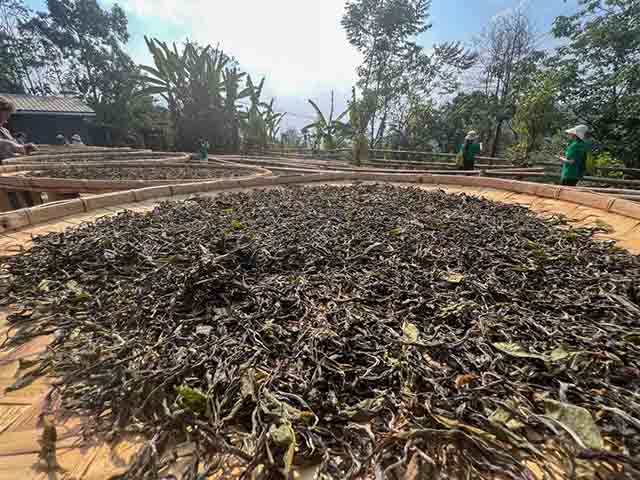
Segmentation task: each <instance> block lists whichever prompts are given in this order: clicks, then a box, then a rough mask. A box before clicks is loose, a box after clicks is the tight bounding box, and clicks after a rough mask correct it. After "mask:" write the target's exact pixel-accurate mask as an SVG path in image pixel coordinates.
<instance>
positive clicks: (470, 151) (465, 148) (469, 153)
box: [460, 130, 482, 170]
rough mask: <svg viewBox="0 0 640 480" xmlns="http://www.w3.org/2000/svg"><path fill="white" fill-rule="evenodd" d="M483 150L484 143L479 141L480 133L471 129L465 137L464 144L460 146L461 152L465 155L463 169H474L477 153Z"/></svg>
mask: <svg viewBox="0 0 640 480" xmlns="http://www.w3.org/2000/svg"><path fill="white" fill-rule="evenodd" d="M481 151H482V144H481V143H478V134H477V133H476V132H475V131H474V130H471V131H470V132H469V133H468V134H467V136H466V137H465V139H464V144H462V145H461V146H460V153H461V154H462V157H463V162H462V169H463V170H473V169H474V167H475V163H476V155H478V154H479V153H480V152H481Z"/></svg>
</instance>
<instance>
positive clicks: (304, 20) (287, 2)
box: [26, 0, 578, 127]
mask: <svg viewBox="0 0 640 480" xmlns="http://www.w3.org/2000/svg"><path fill="white" fill-rule="evenodd" d="M26 1H27V3H28V4H29V5H30V6H31V7H33V8H34V9H42V8H43V6H44V4H45V1H44V0H26ZM99 1H100V3H101V4H103V5H104V6H109V5H111V4H112V3H114V0H99ZM577 2H578V0H566V1H565V0H432V8H431V18H430V21H431V22H432V23H433V28H432V29H431V30H429V31H428V32H427V33H425V34H424V35H423V36H422V37H421V38H420V39H419V42H420V43H421V44H423V45H424V46H425V47H430V46H432V45H433V44H434V43H436V42H441V41H449V40H461V41H463V42H465V43H469V44H470V42H471V41H472V39H473V37H474V36H476V35H478V34H479V33H480V32H481V31H482V29H483V28H485V27H486V26H487V25H488V24H489V22H491V20H492V19H493V18H495V17H496V16H499V15H502V14H505V13H507V12H509V10H510V9H513V8H518V7H521V8H523V9H524V10H525V12H527V14H528V15H529V16H530V18H531V19H532V21H533V23H534V25H535V27H536V29H537V31H538V32H539V35H540V42H541V43H542V44H544V45H545V46H547V47H549V46H552V42H553V40H552V39H551V38H550V36H549V35H548V32H549V29H550V27H551V23H552V21H553V19H554V18H555V17H556V16H558V15H560V14H571V13H573V12H575V11H576V9H577ZM118 3H119V4H120V5H121V6H122V7H123V8H124V9H125V11H126V12H127V15H128V18H129V30H130V33H131V40H130V42H129V45H128V51H129V53H130V54H131V55H132V57H133V58H134V60H135V61H137V62H139V63H149V61H150V59H149V56H148V54H147V52H146V46H145V44H144V35H145V34H146V35H148V36H154V37H158V38H160V39H162V40H165V41H168V42H172V41H176V42H180V41H183V40H184V39H186V38H187V37H189V38H193V39H195V40H197V41H199V42H200V43H203V44H204V43H210V44H214V45H215V44H218V43H220V45H221V46H222V47H223V48H224V50H225V51H227V52H228V53H230V54H231V55H234V56H236V58H237V59H238V60H239V61H240V63H241V66H242V67H243V68H244V69H245V70H246V71H248V72H249V73H251V74H252V75H254V76H262V75H265V76H267V91H266V94H267V95H269V96H274V97H276V104H277V105H279V107H280V109H281V110H284V111H287V112H290V115H289V116H288V117H287V119H286V125H285V126H296V127H300V126H304V124H305V123H308V119H307V118H305V117H307V116H309V117H311V116H312V115H313V112H312V110H311V107H310V106H309V105H308V104H307V103H306V99H307V98H312V99H314V100H316V101H318V102H319V103H320V105H321V106H322V107H323V108H328V103H329V97H330V91H331V90H332V89H333V90H335V91H336V99H337V102H338V103H339V107H338V108H341V107H342V106H344V105H345V102H346V98H347V97H348V96H349V94H350V89H351V85H352V84H353V83H354V82H355V67H356V65H357V64H358V63H359V56H358V54H357V52H355V51H354V50H353V49H352V48H351V47H350V46H349V45H348V43H347V41H346V37H345V34H344V32H343V30H342V28H341V26H340V18H341V16H342V12H343V11H344V5H345V0H269V1H265V0H119V1H118Z"/></svg>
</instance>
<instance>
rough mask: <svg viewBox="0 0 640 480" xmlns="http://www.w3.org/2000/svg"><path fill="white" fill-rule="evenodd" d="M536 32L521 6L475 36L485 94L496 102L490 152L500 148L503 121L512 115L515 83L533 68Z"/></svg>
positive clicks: (496, 19) (494, 153) (494, 152)
mask: <svg viewBox="0 0 640 480" xmlns="http://www.w3.org/2000/svg"><path fill="white" fill-rule="evenodd" d="M535 40H536V39H535V33H534V30H533V27H532V25H531V22H530V20H529V18H528V17H527V15H526V14H525V13H524V12H523V11H522V10H515V11H513V12H511V13H509V14H507V15H501V16H499V17H497V18H495V19H494V20H493V21H492V22H491V24H490V26H489V27H488V28H487V29H486V30H485V31H484V32H483V33H482V34H481V35H480V36H479V37H478V38H477V39H476V48H478V50H479V52H480V57H479V59H480V64H481V65H482V70H483V78H482V87H483V90H484V93H485V95H487V96H488V97H490V98H492V99H493V101H494V102H495V111H496V118H495V131H494V135H493V139H492V142H491V155H492V156H496V155H497V154H498V152H499V149H500V141H501V136H502V128H503V125H504V123H505V122H506V121H507V120H509V119H511V118H512V117H513V114H514V111H515V106H514V92H515V91H516V89H515V88H514V86H515V85H517V84H518V82H520V81H521V80H522V78H523V77H525V76H526V73H527V69H528V68H531V61H530V60H531V58H532V56H534V57H535V56H537V55H539V54H538V53H537V52H536V48H535V47H536V42H535Z"/></svg>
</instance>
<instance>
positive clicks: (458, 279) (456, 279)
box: [442, 273, 464, 285]
mask: <svg viewBox="0 0 640 480" xmlns="http://www.w3.org/2000/svg"><path fill="white" fill-rule="evenodd" d="M442 278H443V280H446V281H447V282H449V283H453V284H454V285H458V284H460V283H462V282H463V281H464V275H462V274H460V273H445V274H444V275H443V276H442Z"/></svg>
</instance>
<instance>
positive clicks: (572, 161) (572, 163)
mask: <svg viewBox="0 0 640 480" xmlns="http://www.w3.org/2000/svg"><path fill="white" fill-rule="evenodd" d="M588 130H589V128H588V127H586V126H584V125H578V126H577V127H574V128H572V129H570V130H567V131H566V133H567V135H568V136H569V147H568V148H567V151H566V152H565V154H564V156H560V157H558V158H559V159H560V161H561V162H562V173H561V174H560V184H561V185H565V186H568V187H575V186H576V185H577V184H578V181H579V180H580V178H582V176H583V175H584V169H585V168H586V160H587V146H586V144H585V142H584V139H585V137H586V135H587V131H588Z"/></svg>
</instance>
